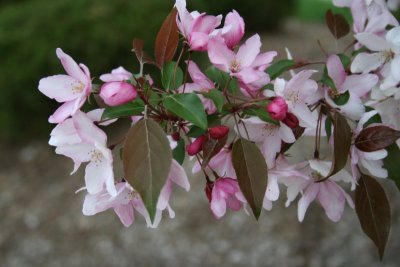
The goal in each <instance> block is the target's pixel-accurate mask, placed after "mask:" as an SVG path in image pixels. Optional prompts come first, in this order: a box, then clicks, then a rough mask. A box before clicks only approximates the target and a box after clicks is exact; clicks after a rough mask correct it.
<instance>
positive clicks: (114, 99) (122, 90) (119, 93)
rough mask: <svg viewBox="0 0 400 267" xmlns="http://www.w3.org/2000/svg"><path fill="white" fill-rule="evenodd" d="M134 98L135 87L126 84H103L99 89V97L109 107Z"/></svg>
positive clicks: (135, 93) (135, 94)
mask: <svg viewBox="0 0 400 267" xmlns="http://www.w3.org/2000/svg"><path fill="white" fill-rule="evenodd" d="M136 96H137V92H136V89H135V87H134V86H133V85H132V84H130V83H126V82H109V83H105V84H103V86H102V87H101V89H100V97H101V98H102V99H103V100H104V103H106V104H107V105H108V106H111V107H114V106H119V105H122V104H125V103H128V102H130V101H132V100H133V99H135V98H136Z"/></svg>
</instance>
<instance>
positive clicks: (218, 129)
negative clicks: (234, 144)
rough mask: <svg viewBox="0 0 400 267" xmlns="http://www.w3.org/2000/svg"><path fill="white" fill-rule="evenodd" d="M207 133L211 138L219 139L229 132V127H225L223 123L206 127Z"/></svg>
mask: <svg viewBox="0 0 400 267" xmlns="http://www.w3.org/2000/svg"><path fill="white" fill-rule="evenodd" d="M208 133H209V134H210V136H211V138H212V139H221V138H224V137H225V136H226V135H227V134H228V133H229V127H226V126H224V125H220V126H215V127H212V128H210V129H208Z"/></svg>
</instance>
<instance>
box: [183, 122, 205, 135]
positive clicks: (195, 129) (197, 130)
mask: <svg viewBox="0 0 400 267" xmlns="http://www.w3.org/2000/svg"><path fill="white" fill-rule="evenodd" d="M205 132H206V130H204V129H201V128H200V127H197V126H196V125H193V126H192V127H191V128H190V130H189V132H188V133H187V136H188V137H191V138H197V137H199V136H200V135H202V134H204V133H205Z"/></svg>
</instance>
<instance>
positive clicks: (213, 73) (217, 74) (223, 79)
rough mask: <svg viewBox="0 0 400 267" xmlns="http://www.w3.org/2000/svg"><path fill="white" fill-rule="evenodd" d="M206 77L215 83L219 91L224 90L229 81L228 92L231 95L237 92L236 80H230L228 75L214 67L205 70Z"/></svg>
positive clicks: (237, 84)
mask: <svg viewBox="0 0 400 267" xmlns="http://www.w3.org/2000/svg"><path fill="white" fill-rule="evenodd" d="M206 75H207V77H208V78H210V80H211V81H213V82H214V83H216V84H217V85H218V87H219V89H221V90H224V88H225V87H226V84H227V83H228V82H229V80H230V82H229V88H228V89H229V92H230V93H233V94H235V93H237V92H239V83H238V81H237V79H235V78H231V77H230V76H229V74H228V73H226V72H223V71H221V70H219V69H217V68H216V67H214V66H210V67H209V68H207V69H206Z"/></svg>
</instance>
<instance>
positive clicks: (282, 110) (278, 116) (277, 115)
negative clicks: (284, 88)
mask: <svg viewBox="0 0 400 267" xmlns="http://www.w3.org/2000/svg"><path fill="white" fill-rule="evenodd" d="M267 111H268V112H269V114H270V115H271V117H272V118H273V119H275V120H279V121H282V120H284V119H285V117H286V113H287V112H288V105H287V104H286V101H285V99H283V98H282V97H280V96H278V97H275V98H274V99H273V100H272V101H271V102H270V103H269V104H268V106H267Z"/></svg>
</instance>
